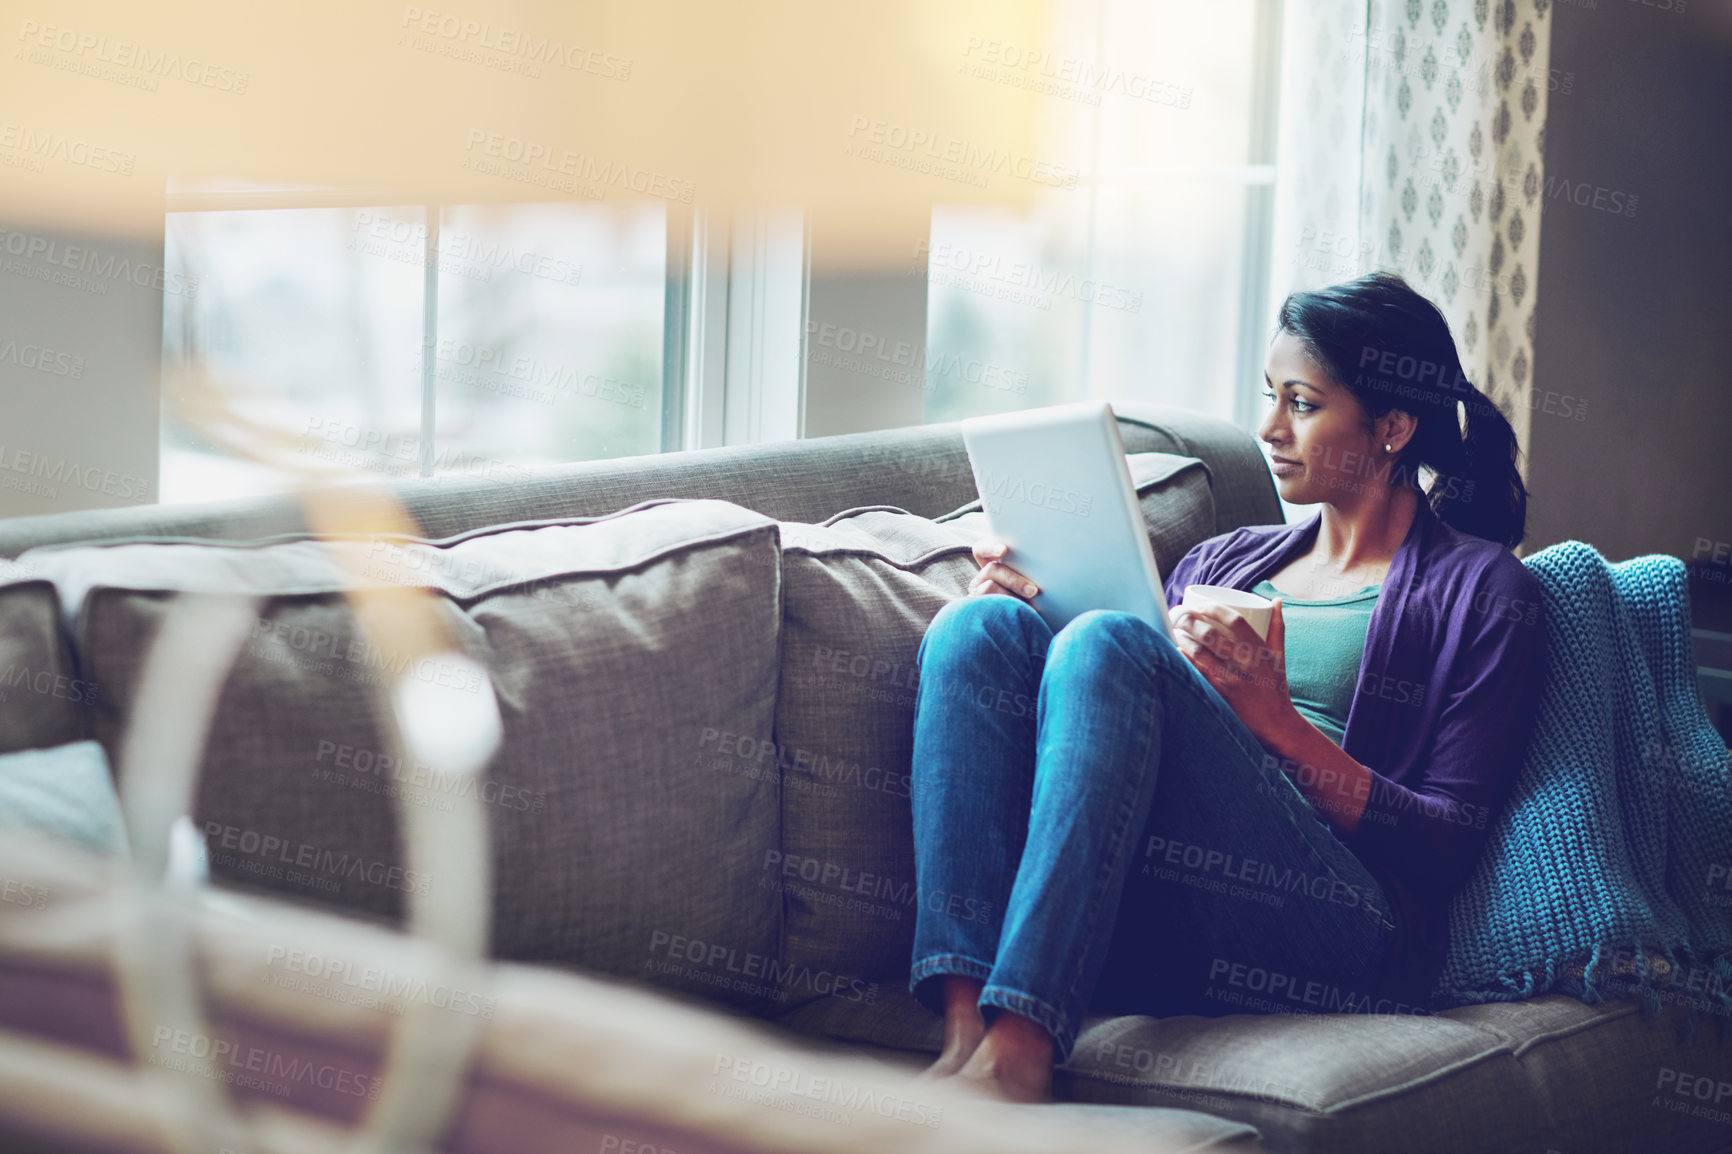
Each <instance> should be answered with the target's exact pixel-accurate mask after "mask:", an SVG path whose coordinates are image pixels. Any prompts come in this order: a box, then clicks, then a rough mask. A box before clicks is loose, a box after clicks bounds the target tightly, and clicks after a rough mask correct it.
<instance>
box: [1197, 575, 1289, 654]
mask: <svg viewBox="0 0 1732 1154" xmlns="http://www.w3.org/2000/svg"><path fill="white" fill-rule="evenodd" d="M1180 604H1181V605H1184V606H1185V607H1187V608H1190V609H1201V608H1202V607H1203V606H1205V605H1225V606H1226V607H1227V608H1229V609H1234V610H1237V611H1238V613H1239V616H1241V617H1243V618H1244V619H1245V620H1246V621H1249V622H1250V623H1251V628H1253V629H1255V630H1256V631H1257V636H1258V637H1261V638H1262V639H1263V640H1264V641H1268V640H1269V616H1270V614H1271V613H1272V612H1273V610H1274V607H1275V603H1274V602H1273V601H1271V600H1269V599H1268V598H1267V597H1260V596H1258V595H1257V594H1255V593H1247V592H1245V591H1244V590H1243V589H1233V588H1230V587H1228V586H1226V585H1187V586H1185V598H1184V600H1183V601H1181V602H1180Z"/></svg>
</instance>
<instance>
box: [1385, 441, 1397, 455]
mask: <svg viewBox="0 0 1732 1154" xmlns="http://www.w3.org/2000/svg"><path fill="white" fill-rule="evenodd" d="M1383 451H1384V452H1385V453H1393V452H1395V450H1394V449H1392V448H1390V445H1389V442H1388V441H1385V442H1383Z"/></svg>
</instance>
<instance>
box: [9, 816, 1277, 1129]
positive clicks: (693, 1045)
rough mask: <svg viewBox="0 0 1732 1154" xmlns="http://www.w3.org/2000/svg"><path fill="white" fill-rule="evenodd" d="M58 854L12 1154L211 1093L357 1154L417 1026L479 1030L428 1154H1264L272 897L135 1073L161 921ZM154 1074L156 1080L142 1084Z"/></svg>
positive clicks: (20, 867)
mask: <svg viewBox="0 0 1732 1154" xmlns="http://www.w3.org/2000/svg"><path fill="white" fill-rule="evenodd" d="M56 848H57V847H54V846H53V845H51V844H50V843H46V842H43V843H40V845H39V846H28V845H19V844H14V843H10V842H7V841H3V840H0V877H3V878H16V879H18V880H19V881H20V882H21V884H22V885H24V886H26V887H28V892H30V893H32V894H44V895H48V896H47V898H46V900H44V901H43V902H42V904H41V905H29V906H26V905H22V904H17V903H0V1149H4V1150H8V1151H10V1150H21V1149H29V1150H48V1149H53V1150H72V1149H76V1150H79V1151H85V1152H87V1154H98V1152H100V1154H123V1152H124V1154H138V1152H140V1151H143V1150H145V1149H150V1150H158V1149H166V1148H167V1146H166V1145H160V1144H158V1143H156V1142H154V1141H151V1139H150V1136H151V1135H153V1134H157V1133H161V1132H162V1130H163V1125H162V1123H163V1120H164V1118H165V1117H166V1116H167V1115H166V1114H165V1111H166V1110H167V1109H169V1108H171V1107H172V1106H174V1105H176V1104H177V1102H176V1099H177V1098H178V1097H179V1096H178V1095H177V1094H176V1093H175V1091H177V1090H179V1089H180V1088H181V1080H182V1079H187V1080H189V1081H190V1079H193V1078H198V1079H201V1080H205V1081H202V1082H201V1083H195V1084H201V1085H206V1086H208V1085H209V1084H210V1083H211V1082H215V1083H216V1084H217V1085H216V1089H217V1092H219V1093H233V1094H234V1096H235V1097H236V1098H238V1099H239V1100H241V1101H242V1102H243V1103H245V1104H246V1105H248V1106H252V1107H255V1109H253V1110H252V1111H249V1114H250V1118H251V1120H252V1121H253V1122H255V1123H257V1124H260V1125H261V1126H264V1127H268V1129H266V1130H265V1131H264V1132H262V1133H259V1134H256V1135H251V1136H248V1135H240V1136H239V1138H240V1139H241V1141H239V1142H238V1143H237V1146H238V1147H239V1148H242V1149H249V1150H253V1149H270V1150H274V1151H279V1152H281V1154H316V1152H317V1154H322V1152H324V1151H330V1150H341V1149H346V1148H347V1147H348V1146H349V1145H350V1139H351V1137H352V1135H351V1134H348V1133H343V1132H342V1131H341V1130H340V1129H339V1127H341V1128H347V1127H349V1126H351V1125H353V1124H354V1122H356V1121H357V1120H358V1119H359V1118H360V1117H361V1115H362V1114H363V1113H364V1112H365V1111H367V1110H368V1109H369V1108H370V1107H371V1106H372V1105H374V1104H375V1103H376V1102H378V1101H380V1100H382V1099H383V1097H384V1096H385V1094H386V1093H387V1091H388V1089H389V1088H388V1087H386V1086H385V1085H383V1082H382V1075H383V1074H384V1067H383V1062H382V1055H383V1053H384V1050H385V1047H386V1046H387V1044H388V1042H389V1040H390V1038H391V1036H392V1034H393V1033H394V1032H397V1031H401V1030H403V1029H404V1027H405V1026H406V1025H407V1024H408V1023H409V1018H408V1015H410V1014H415V1015H419V1016H420V1017H421V1021H419V1022H416V1023H415V1024H416V1025H417V1026H418V1027H424V1029H422V1030H421V1032H420V1033H419V1035H418V1036H419V1037H421V1038H428V1037H429V1036H433V1037H437V1036H438V1035H439V1034H441V1033H443V1032H444V1029H445V1028H449V1029H452V1030H468V1029H471V1028H472V1029H473V1030H474V1037H475V1046H474V1050H473V1052H472V1055H471V1058H470V1061H469V1062H468V1063H467V1065H466V1067H465V1068H464V1069H462V1070H461V1071H460V1072H459V1074H458V1077H457V1083H456V1090H457V1092H456V1095H455V1100H454V1102H453V1104H452V1106H453V1108H452V1112H451V1118H450V1122H449V1124H448V1125H447V1126H445V1127H444V1128H443V1129H442V1131H441V1132H440V1133H438V1134H436V1135H435V1136H434V1141H432V1142H431V1143H430V1145H431V1147H432V1148H436V1149H438V1150H441V1151H445V1152H448V1154H554V1152H559V1151H596V1150H599V1151H604V1152H605V1151H615V1152H616V1154H654V1152H659V1151H679V1152H680V1154H724V1152H726V1154H750V1152H764V1154H769V1152H771V1151H794V1150H822V1151H826V1152H827V1154H880V1152H881V1151H886V1150H892V1151H897V1152H898V1154H1059V1152H1060V1151H1070V1150H1076V1149H1078V1148H1079V1147H1078V1145H1077V1143H1076V1137H1077V1135H1078V1134H1079V1133H1080V1134H1083V1135H1086V1137H1087V1144H1086V1148H1087V1149H1088V1150H1089V1151H1091V1154H1180V1152H1181V1151H1183V1150H1195V1149H1198V1148H1199V1143H1197V1142H1194V1141H1190V1142H1185V1143H1184V1144H1180V1143H1179V1142H1177V1141H1169V1140H1167V1139H1168V1135H1169V1134H1173V1135H1176V1136H1183V1137H1186V1138H1189V1137H1192V1136H1194V1135H1197V1134H1212V1135H1222V1134H1238V1135H1243V1134H1245V1133H1246V1130H1245V1128H1244V1127H1242V1126H1231V1125H1229V1124H1224V1123H1220V1122H1218V1121H1216V1120H1214V1119H1202V1118H1196V1117H1195V1116H1191V1115H1187V1116H1185V1118H1184V1119H1182V1120H1180V1119H1176V1118H1175V1117H1173V1116H1172V1115H1171V1114H1170V1113H1169V1112H1163V1111H1142V1110H1137V1111H1130V1110H1114V1109H1106V1110H1099V1109H1083V1108H1077V1107H1071V1108H1065V1109H1060V1110H1057V1111H1054V1110H1052V1109H1050V1108H1048V1107H1037V1106H1008V1105H1001V1104H996V1103H989V1102H985V1101H981V1100H979V1099H977V1098H974V1097H973V1096H971V1095H969V1094H966V1093H965V1092H963V1091H961V1090H959V1089H958V1088H956V1087H954V1086H952V1085H947V1084H943V1083H937V1084H935V1083H931V1082H921V1081H916V1080H915V1079H914V1078H912V1077H911V1076H910V1075H909V1074H908V1073H907V1072H906V1071H903V1070H900V1069H896V1068H894V1067H889V1066H886V1065H884V1064H882V1063H878V1062H874V1061H871V1060H869V1059H867V1058H865V1057H862V1056H859V1055H856V1054H849V1053H837V1052H834V1050H835V1049H836V1048H834V1047H830V1048H829V1049H830V1050H831V1051H832V1052H828V1053H826V1052H822V1051H821V1049H820V1048H819V1047H816V1046H813V1045H811V1044H809V1043H802V1041H801V1040H800V1039H797V1038H793V1037H790V1036H788V1035H786V1034H785V1033H784V1032H780V1031H775V1030H772V1029H769V1028H766V1027H765V1026H764V1025H763V1024H761V1023H758V1022H747V1021H742V1020H739V1019H737V1018H733V1017H730V1016H727V1015H724V1014H720V1013H716V1012H714V1011H713V1010H711V1009H708V1008H701V1007H693V1006H685V1005H680V1004H678V1003H677V1002H676V1001H675V1000H674V999H672V998H668V997H665V996H662V995H660V994H658V993H655V992H652V991H647V990H641V989H631V988H628V987H626V986H625V985H623V984H621V983H618V982H608V981H602V980H598V979H595V978H590V977H585V976H581V975H577V974H570V973H559V972H556V971H553V970H551V969H549V968H547V967H540V966H524V965H512V964H504V963H494V964H491V965H487V966H484V967H477V968H474V969H471V970H468V971H459V972H458V973H457V974H456V975H455V977H453V976H452V975H451V974H450V973H449V972H448V971H442V970H439V969H435V968H433V967H432V966H431V965H430V959H429V957H428V951H426V950H424V949H421V948H418V947H419V943H415V942H412V941H410V940H408V939H406V938H404V937H402V936H400V935H398V934H396V933H392V932H389V931H386V930H383V929H381V928H379V927H375V926H369V925H364V924H361V923H358V922H356V921H354V920H352V919H348V918H339V917H333V916H330V915H328V914H324V913H319V912H313V911H308V910H301V909H295V908H293V907H291V906H288V905H286V904H285V903H282V902H279V901H273V900H269V899H265V898H259V897H255V896H252V895H234V894H210V893H205V894H203V895H200V896H199V897H197V898H196V899H195V900H194V901H193V902H189V903H188V908H189V909H190V910H191V912H192V914H193V917H194V930H193V936H194V939H195V943H196V950H197V953H198V956H199V958H200V961H201V963H202V964H201V966H200V967H199V970H200V977H201V991H200V992H201V994H202V1001H203V1004H204V1007H205V1009H206V1016H207V1022H205V1023H202V1024H200V1025H199V1026H197V1027H191V1024H189V1023H187V1022H186V1021H185V1020H184V1019H178V1018H177V1017H175V1016H172V1015H169V1014H167V1013H166V1012H165V1013H164V1014H163V1015H161V1016H159V1015H158V1014H157V1013H156V1012H154V1011H147V1014H148V1017H147V1019H146V1021H147V1028H148V1030H149V1033H148V1034H147V1035H146V1036H145V1037H144V1038H143V1040H142V1042H141V1045H140V1046H139V1047H138V1048H137V1050H136V1051H135V1050H134V1048H133V1047H131V1046H129V1045H128V1042H127V1037H126V1034H125V1032H124V1031H123V1029H122V1026H121V1007H120V1003H119V998H118V996H117V990H116V986H115V977H114V975H115V970H116V969H117V963H116V958H117V955H118V953H119V951H118V950H117V948H116V946H117V938H118V936H119V934H120V933H121V932H122V931H123V930H125V931H127V932H130V933H136V932H139V931H140V930H145V931H148V926H141V925H140V923H139V920H138V919H140V918H142V917H144V916H146V915H145V914H144V913H143V912H142V911H141V910H140V908H139V904H138V903H136V902H131V903H129V902H122V901H118V900H116V898H115V897H114V895H113V894H112V893H111V892H110V889H109V887H110V886H111V885H112V881H111V880H110V879H106V878H104V877H102V876H101V874H100V873H99V872H97V870H96V868H95V865H96V863H95V862H94V861H93V860H92V859H89V858H88V857H84V858H80V859H79V860H77V861H70V860H68V859H66V858H65V857H64V856H59V855H57V854H56V853H55V852H53V851H54V850H55V849H56ZM65 852H66V851H61V854H62V855H63V854H64V853H65ZM417 1056H421V1055H417ZM145 1065H148V1066H150V1067H151V1069H150V1070H149V1071H148V1073H150V1074H152V1075H154V1077H149V1078H147V1077H143V1076H141V1073H142V1071H141V1069H140V1068H141V1067H143V1066H145ZM405 1073H406V1074H408V1075H410V1076H416V1075H417V1074H418V1073H419V1071H418V1069H417V1068H416V1067H415V1066H414V1065H411V1066H409V1067H407V1068H406V1069H405ZM189 1105H191V1103H189ZM436 1105H437V1103H428V1104H426V1105H424V1106H421V1107H419V1109H420V1110H428V1109H433V1108H435V1106H436ZM258 1107H264V1108H258ZM411 1109H416V1107H413V1106H412V1107H411ZM198 1116H199V1117H201V1118H206V1119H208V1117H209V1116H208V1114H204V1113H201V1114H200V1115H198ZM1181 1121H1182V1126H1181V1125H1180V1124H1179V1123H1180V1122H1181ZM248 1139H256V1141H250V1140H248ZM201 1148H206V1149H215V1144H214V1143H213V1144H212V1145H210V1146H206V1147H201Z"/></svg>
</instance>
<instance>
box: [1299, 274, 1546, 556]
mask: <svg viewBox="0 0 1732 1154" xmlns="http://www.w3.org/2000/svg"><path fill="white" fill-rule="evenodd" d="M1276 326H1277V329H1278V331H1281V332H1287V333H1291V334H1293V335H1294V336H1295V337H1297V338H1298V339H1299V340H1300V341H1301V342H1302V343H1303V344H1304V346H1305V350H1306V352H1307V353H1308V354H1309V355H1310V356H1311V358H1312V359H1313V360H1314V361H1316V362H1317V363H1318V365H1320V366H1321V367H1322V368H1323V369H1324V370H1325V371H1326V372H1327V373H1328V374H1329V376H1330V378H1331V379H1332V380H1334V381H1335V382H1336V383H1338V384H1340V385H1342V386H1343V387H1344V388H1346V389H1347V390H1348V391H1349V392H1351V393H1352V394H1353V395H1354V396H1355V397H1356V398H1358V400H1359V403H1360V405H1361V406H1362V407H1363V408H1364V409H1365V411H1366V412H1367V414H1369V416H1370V417H1371V418H1372V419H1373V420H1375V419H1376V418H1378V417H1381V416H1383V415H1384V414H1385V413H1387V412H1389V411H1390V410H1391V409H1401V410H1403V411H1404V412H1407V413H1411V414H1412V415H1413V417H1414V419H1415V421H1416V422H1417V425H1416V428H1415V430H1414V435H1413V437H1412V438H1411V439H1410V440H1409V441H1408V443H1407V444H1406V445H1405V446H1403V447H1402V450H1401V452H1400V453H1399V454H1398V455H1397V457H1396V460H1395V464H1394V466H1393V467H1392V469H1391V472H1390V477H1391V483H1392V484H1396V483H1399V484H1407V485H1409V486H1411V487H1413V488H1415V489H1418V490H1420V491H1421V492H1422V494H1423V495H1424V496H1425V498H1426V501H1427V503H1428V504H1429V505H1430V507H1431V510H1432V512H1433V513H1435V514H1437V517H1438V519H1439V520H1441V521H1443V522H1444V523H1445V524H1446V525H1449V526H1450V527H1451V528H1453V529H1458V530H1460V531H1461V532H1464V533H1472V534H1473V535H1474V536H1476V537H1483V538H1485V539H1486V540H1488V541H1496V542H1497V543H1498V544H1500V545H1503V546H1504V547H1506V548H1513V547H1515V546H1516V545H1518V544H1520V543H1521V539H1522V537H1523V536H1524V535H1525V534H1526V526H1527V504H1528V498H1527V487H1526V486H1525V485H1524V484H1523V483H1522V478H1521V472H1520V470H1519V469H1518V468H1517V467H1516V454H1517V450H1518V446H1517V444H1516V435H1515V429H1514V428H1513V427H1511V425H1510V423H1509V420H1508V419H1507V418H1506V417H1505V416H1504V415H1503V413H1502V412H1500V411H1499V410H1498V408H1497V406H1496V405H1494V404H1492V402H1491V399H1490V398H1489V397H1487V396H1486V395H1485V394H1484V393H1482V392H1480V391H1479V390H1478V389H1477V388H1475V387H1474V386H1473V384H1472V383H1470V382H1469V381H1468V380H1467V377H1466V375H1465V374H1464V372H1463V371H1462V367H1461V358H1460V357H1459V356H1458V355H1457V353H1456V349H1455V338H1454V337H1452V336H1451V335H1450V332H1449V322H1448V321H1447V320H1446V319H1444V316H1443V313H1442V312H1440V311H1439V310H1438V308H1437V306H1436V305H1434V304H1432V303H1431V302H1430V301H1429V300H1427V299H1426V298H1425V297H1423V296H1421V295H1420V294H1419V293H1418V292H1416V291H1414V289H1413V288H1412V287H1411V286H1409V285H1408V283H1407V282H1406V281H1405V280H1403V279H1402V278H1401V277H1400V276H1398V275H1397V274H1395V273H1389V272H1376V273H1371V274H1370V275H1368V276H1362V277H1360V278H1358V279H1357V280H1351V281H1347V282H1346V283H1344V284H1338V285H1332V286H1330V287H1329V288H1325V289H1319V290H1317V291H1315V292H1296V293H1293V294H1291V295H1289V296H1288V297H1287V299H1286V300H1285V301H1283V302H1282V303H1281V308H1280V311H1279V312H1278V313H1277V316H1276ZM1421 470H1428V471H1430V472H1431V473H1432V474H1433V476H1432V478H1431V479H1430V481H1429V483H1427V484H1425V485H1421V483H1420V476H1419V474H1420V472H1421Z"/></svg>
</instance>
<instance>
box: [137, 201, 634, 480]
mask: <svg viewBox="0 0 1732 1154" xmlns="http://www.w3.org/2000/svg"><path fill="white" fill-rule="evenodd" d="M210 199H216V200H217V203H219V204H220V203H221V199H220V198H205V201H206V203H208V202H209V200H210ZM430 225H431V228H430ZM430 232H431V237H430V236H429V233H430ZM666 237H667V220H666V215H665V209H664V208H663V207H662V206H660V205H658V204H654V203H645V204H626V205H619V206H598V205H570V204H514V205H448V206H444V207H443V208H433V209H429V208H426V207H424V206H420V205H385V206H371V207H280V206H276V207H265V208H258V207H249V208H210V207H204V206H202V205H201V207H198V208H193V209H187V210H185V211H176V212H170V213H169V215H168V219H167V225H166V237H165V250H166V254H165V263H166V265H167V266H168V267H169V268H170V269H173V270H175V271H177V272H179V273H181V274H182V275H183V276H185V277H186V278H188V282H189V283H191V284H193V285H195V286H196V290H195V291H194V292H192V293H191V294H188V295H184V296H172V297H169V298H167V299H166V300H165V305H164V311H163V370H164V371H163V434H162V437H163V456H162V499H163V500H164V501H177V500H194V499H201V498H207V497H209V496H211V495H213V494H221V495H226V496H233V495H239V494H243V493H265V492H273V491H278V490H281V489H283V488H285V487H288V486H289V485H291V484H292V483H294V481H295V479H296V478H298V477H313V478H317V479H338V478H341V477H346V476H354V475H356V472H357V470H360V471H363V473H366V472H370V473H374V474H377V475H381V476H417V475H421V476H432V477H435V478H438V477H450V476H465V477H480V478H489V477H491V478H498V479H501V480H506V479H512V478H516V477H522V476H523V475H525V473H526V472H533V471H534V470H535V469H536V468H538V467H543V466H545V465H549V464H554V463H558V462H563V461H573V460H585V459H591V458H599V457H612V456H624V455H628V454H634V453H651V452H656V451H657V450H658V449H660V448H661V426H662V418H661V410H662V396H661V389H662V384H661V381H662V316H663V303H664V290H665V278H666V263H667V255H666V254H667V243H666ZM429 260H431V265H432V270H431V273H429V269H428V265H429ZM429 303H431V305H432V306H433V307H432V309H431V310H429V309H428V305H429ZM429 352H430V353H431V357H430V358H429V357H428V355H427V354H428V353H429Z"/></svg>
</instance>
